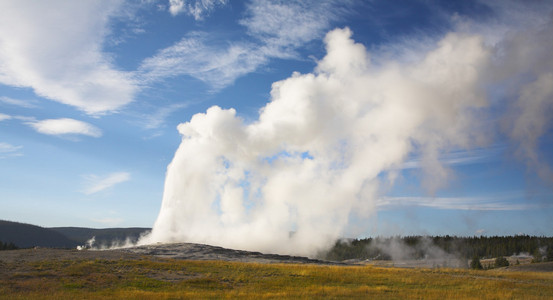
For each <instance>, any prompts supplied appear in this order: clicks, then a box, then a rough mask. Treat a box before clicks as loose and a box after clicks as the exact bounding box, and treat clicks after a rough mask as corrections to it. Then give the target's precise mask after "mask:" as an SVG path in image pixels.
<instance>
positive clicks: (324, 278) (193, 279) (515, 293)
mask: <svg viewBox="0 0 553 300" xmlns="http://www.w3.org/2000/svg"><path fill="white" fill-rule="evenodd" d="M3 267H4V268H5V269H4V271H3V272H2V273H0V298H2V299H78V298H79V299H86V298H102V299H106V298H111V299H125V298H127V299H129V298H132V299H179V298H253V299H259V298H294V299H296V298H300V299H301V298H341V297H359V298H360V297H363V298H371V299H390V298H392V299H393V298H396V299H420V298H424V299H451V298H455V299H459V298H463V299H482V298H486V299H509V298H514V299H521V298H524V299H546V298H551V297H553V274H551V273H534V272H507V271H498V270H493V271H471V270H460V269H399V268H380V267H374V266H320V265H291V264H253V263H236V262H221V261H180V260H151V259H149V258H144V259H142V260H78V261H43V262H36V263H25V264H23V265H21V263H19V264H18V265H15V264H10V263H4V264H3ZM6 270H12V271H6Z"/></svg>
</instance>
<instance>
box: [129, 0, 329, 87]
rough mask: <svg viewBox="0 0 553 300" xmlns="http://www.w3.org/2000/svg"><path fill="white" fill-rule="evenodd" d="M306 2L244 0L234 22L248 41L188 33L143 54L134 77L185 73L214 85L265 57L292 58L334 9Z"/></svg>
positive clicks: (252, 67) (224, 82)
mask: <svg viewBox="0 0 553 300" xmlns="http://www.w3.org/2000/svg"><path fill="white" fill-rule="evenodd" d="M308 2H309V3H307V2H305V1H286V2H276V1H253V2H250V3H248V4H247V15H246V17H245V18H243V19H242V20H240V21H239V22H240V24H241V25H243V26H244V27H245V29H246V32H247V34H248V35H249V36H250V37H251V38H252V41H227V42H222V43H221V40H220V38H217V37H214V36H212V35H208V34H207V33H204V32H193V33H189V34H187V35H186V36H185V37H184V38H182V39H181V40H180V41H179V42H177V43H176V44H174V45H173V46H170V47H168V48H165V49H162V50H160V51H159V52H158V53H157V54H156V55H154V56H152V57H150V58H147V59H145V60H144V61H143V63H142V64H141V66H140V68H139V70H138V72H137V74H138V77H139V78H140V79H141V80H142V81H143V82H147V83H148V82H153V81H157V80H163V79H164V78H169V77H175V76H181V75H188V76H191V77H194V78H196V79H199V80H201V81H203V82H205V83H207V84H208V85H209V86H210V87H211V89H212V91H218V90H220V89H222V88H224V87H226V86H228V85H230V84H232V83H233V82H234V81H235V80H236V79H237V78H239V77H241V76H243V75H245V74H248V73H251V72H254V71H255V70H257V69H258V68H259V67H260V66H262V65H264V64H266V63H267V62H268V61H269V60H270V59H271V58H297V53H296V50H297V48H298V47H300V46H302V45H304V44H305V43H307V42H310V41H312V40H314V39H317V38H320V37H322V36H323V35H324V33H325V31H326V30H327V29H328V27H329V22H330V20H332V19H333V18H335V17H336V15H337V11H339V10H338V9H336V4H337V3H338V2H336V1H316V2H315V1H308ZM179 3H180V2H179ZM310 4H316V5H310Z"/></svg>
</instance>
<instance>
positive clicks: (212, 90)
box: [0, 0, 553, 237]
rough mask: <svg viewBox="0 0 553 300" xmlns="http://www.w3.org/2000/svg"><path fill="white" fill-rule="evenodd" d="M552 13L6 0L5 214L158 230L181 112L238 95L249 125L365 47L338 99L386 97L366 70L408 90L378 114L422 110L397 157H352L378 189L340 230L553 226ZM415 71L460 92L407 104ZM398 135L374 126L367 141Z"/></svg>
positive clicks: (1, 104) (518, 4) (240, 114)
mask: <svg viewBox="0 0 553 300" xmlns="http://www.w3.org/2000/svg"><path fill="white" fill-rule="evenodd" d="M552 11H553V5H551V3H548V2H547V1H542V2H540V1H300V2H295V1H224V0H222V1H211V0H203V1H199V0H198V1H185V0H181V1H179V0H175V1H173V0H171V1H165V0H159V1H155V0H150V1H146V0H144V1H123V0H121V1H48V2H44V1H4V2H2V3H1V4H0V219H6V220H12V221H19V222H26V223H32V224H38V225H41V226H83V227H96V228H103V227H131V226H142V227H151V226H153V225H154V223H155V222H156V219H157V218H158V213H159V212H160V207H161V204H162V199H163V194H164V184H165V176H166V172H167V166H168V165H169V163H170V162H171V161H172V159H173V157H174V155H175V152H176V151H177V148H178V147H179V145H181V141H182V140H183V136H185V140H186V139H187V137H186V134H188V133H182V134H180V133H179V131H178V130H177V126H178V125H179V124H181V123H186V124H189V126H188V127H186V126H183V128H184V127H186V128H185V129H183V130H182V131H183V132H185V130H190V128H192V127H194V126H196V125H194V124H199V123H194V122H192V121H191V120H192V117H193V116H194V115H196V114H206V111H207V110H208V109H209V108H210V107H212V106H214V105H216V106H218V107H221V108H222V109H224V111H226V110H227V109H231V108H232V109H234V110H235V115H236V118H238V119H240V120H241V122H243V124H245V125H244V126H247V125H248V124H257V123H259V122H261V121H259V118H260V112H262V111H269V110H270V109H269V108H267V107H266V105H267V104H268V103H270V102H276V101H277V100H278V99H280V98H279V97H285V96H282V95H285V92H284V90H279V87H277V86H278V84H275V83H276V82H284V81H286V82H288V81H291V80H292V79H293V78H294V76H299V77H301V78H304V77H302V76H304V75H305V76H307V75H309V74H314V75H313V76H322V75H325V74H326V75H328V76H329V77H332V76H333V75H334V74H338V75H340V74H339V73H340V72H341V71H340V70H341V69H340V68H341V66H342V62H341V60H343V59H345V60H348V59H349V56H348V55H358V54H359V53H363V55H362V56H363V58H362V59H365V60H367V61H369V60H370V66H369V67H366V66H365V65H363V66H362V68H363V70H361V71H360V72H361V73H360V74H361V75H359V76H360V77H363V76H365V77H367V78H375V79H374V80H373V81H370V79H367V80H369V81H368V83H367V88H366V91H362V92H359V93H360V94H359V93H357V94H353V92H352V94H348V95H347V96H346V94H345V93H341V94H340V93H338V92H337V94H336V95H335V97H338V98H340V97H343V98H344V99H343V100H340V101H349V100H348V97H356V96H357V95H361V96H359V97H360V98H363V97H365V98H367V97H368V98H370V97H378V95H377V94H376V92H372V91H376V90H377V87H372V84H371V82H378V84H375V85H379V84H382V85H384V86H386V87H388V86H389V89H387V90H386V91H385V92H384V91H382V93H383V95H385V96H383V97H384V98H383V99H384V100H383V101H387V100H386V99H388V98H386V97H395V96H390V95H397V97H403V98H402V100H401V101H398V102H397V103H399V104H398V105H403V104H401V103H408V104H407V105H413V109H412V114H408V115H401V114H395V113H393V112H392V113H389V112H387V110H386V112H387V113H388V115H385V116H384V112H383V113H382V114H379V115H376V114H374V115H370V116H371V118H372V119H371V120H374V121H372V122H379V121H378V120H380V118H382V120H383V121H382V123H380V124H388V123H386V122H388V121H387V120H388V118H392V120H391V121H390V124H399V123H402V122H403V121H404V119H405V118H406V117H407V118H418V117H420V118H421V121H420V122H419V121H417V122H416V123H414V124H418V125H417V126H420V128H422V129H420V130H418V129H417V130H416V131H413V132H412V133H409V134H408V135H407V136H405V137H403V136H402V137H401V138H402V140H401V141H402V142H401V143H400V144H401V145H403V146H404V147H405V148H402V150H401V153H399V152H398V154H397V158H394V159H389V157H387V156H388V155H396V154H394V153H396V149H397V148H396V147H392V146H386V147H384V146H382V148H377V149H386V150H385V151H379V152H378V153H373V152H371V151H372V150H371V149H374V148H371V149H367V152H366V153H367V154H366V155H372V156H382V159H381V160H380V161H388V160H390V162H389V163H386V164H383V165H382V166H380V167H378V168H377V167H374V168H375V175H374V176H373V177H370V176H372V175H368V173H367V174H366V173H363V172H361V171H360V172H361V173H362V174H364V175H360V176H366V178H365V181H366V182H370V186H371V192H370V195H369V194H365V193H368V192H366V191H364V189H365V187H366V184H362V185H363V188H361V189H360V190H359V191H358V193H355V197H356V200H355V201H356V202H355V203H357V204H352V205H351V206H350V207H349V211H348V212H347V213H348V214H349V218H348V222H347V225H344V226H342V227H341V230H340V235H343V236H350V237H364V236H375V235H397V234H401V235H408V234H431V235H445V234H450V235H475V234H476V235H479V234H485V235H496V234H499V235H509V234H519V233H526V234H532V235H548V236H550V235H552V234H553V221H552V220H553V218H552V216H553V205H552V204H553V202H552V201H553V191H552V189H551V187H552V183H553V176H552V174H553V173H552V172H551V169H550V166H551V165H552V163H553V155H552V154H553V151H551V149H552V146H553V131H552V127H551V125H552V124H551V123H552V122H551V115H552V113H553V91H552V88H551V86H552V84H553V79H552V78H553V77H552V76H553V75H552V74H553V57H552V56H553V54H552V53H553V51H552V50H553V25H552V24H553V19H552V17H551V16H553V14H552ZM329 32H333V33H334V35H332V34H329V35H327V34H328V33H329ZM348 34H349V36H348ZM342 36H345V38H344V39H340V38H342ZM325 37H326V38H325ZM339 39H340V40H339ZM336 40H339V41H338V42H336ZM340 41H343V43H345V44H348V42H347V41H349V43H350V44H352V45H357V46H352V48H351V49H357V50H351V49H349V48H348V49H349V50H351V51H353V52H347V51H345V50H344V49H343V48H340V47H342V46H341V45H342V44H340V43H339V42H340ZM333 43H335V44H333ZM473 44H474V45H473ZM332 45H334V47H336V49H335V54H334V56H332V57H331V54H330V51H331V46H332ZM348 45H349V44H348ZM467 45H469V46H470V47H469V46H467ZM473 46H474V47H473ZM343 47H346V46H343ZM348 47H349V46H348ZM356 47H357V48H356ZM359 47H362V50H359V49H361V48H359ZM463 47H466V48H463ZM471 47H472V48H471ZM457 48H459V49H461V50H459V49H457ZM332 49H334V48H332ZM436 49H438V50H436ZM349 50H348V51H349ZM355 51H360V52H355ZM440 51H441V52H440ZM471 51H472V52H471ZM432 53H435V54H432ZM436 53H437V54H436ZM327 54H328V56H327ZM359 55H361V54H359ZM433 55H434V56H433ZM440 55H441V56H440ZM325 57H326V58H325ZM344 57H345V58H344ZM433 59H435V61H433ZM440 59H446V60H447V61H451V62H453V63H452V64H455V63H458V64H459V65H461V67H463V68H464V67H466V66H469V67H470V68H471V69H470V70H469V71H467V72H469V73H468V75H466V74H465V75H466V76H469V77H470V78H468V79H466V82H464V81H463V80H464V79H465V77H460V79H459V78H457V77H456V76H457V75H458V74H457V73H456V72H457V71H456V70H457V69H454V71H452V73H443V69H445V68H446V67H447V66H445V67H444V66H441V61H440ZM429 61H430V62H429ZM347 63H348V61H346V62H345V63H344V64H347ZM350 63H358V61H357V60H355V61H354V60H352V61H350ZM448 66H449V65H448ZM461 67H459V68H461ZM348 70H349V69H348ZM459 70H461V69H459ZM462 70H465V69H462ZM295 72H296V73H295ZM463 72H464V71H463ZM294 73H295V74H296V75H293V74H294ZM396 73H397V74H399V75H390V76H389V79H386V78H388V77H386V76H388V75H386V74H396ZM406 73H409V74H411V75H408V76H407V75H406V76H405V77H403V75H402V74H406ZM473 73H474V74H473ZM417 74H418V75H417ZM444 74H445V75H444ZM452 74H453V75H452ZM338 75H336V76H338ZM342 75H343V74H342ZM465 75H463V76H465ZM340 76H341V75H340ZM344 76H345V77H344ZM348 76H350V75H348ZM371 76H373V77H371ZM434 76H435V77H436V78H437V79H435V81H432V80H434V79H432V78H434ZM444 76H446V77H447V76H452V78H453V79H451V80H449V79H450V78H447V79H448V80H444V81H443V82H442V81H440V80H441V77H444ZM459 76H460V75H459ZM343 77H344V78H348V77H347V76H346V75H343ZM423 77H424V78H423ZM305 78H307V77H305ZM394 78H396V79H394ZM426 78H428V82H426V81H425V80H426ZM419 79H420V81H421V82H426V83H424V84H423V86H425V87H426V86H427V85H428V86H431V85H432V86H434V84H435V82H441V83H440V84H435V85H436V86H437V87H434V90H435V91H436V94H439V93H440V91H441V90H442V88H440V87H443V89H449V88H450V87H452V86H454V87H455V86H456V85H457V84H459V86H460V90H459V91H458V90H455V89H454V88H451V89H452V93H454V96H453V97H454V98H455V100H451V101H450V99H440V98H439V97H438V98H437V99H436V100H435V102H434V100H432V101H429V102H425V100H424V99H423V98H424V97H423V96H420V97H422V98H421V99H423V100H417V99H419V98H416V99H415V96H413V97H414V99H413V100H412V101H411V100H410V99H409V98H410V97H411V94H410V92H409V91H410V90H409V89H408V88H407V87H406V86H408V85H410V80H411V81H412V80H415V81H417V80H419ZM459 82H461V83H459ZM463 84H465V85H463ZM466 87H468V88H470V90H467V91H466V94H464V92H465V91H464V89H465V88H466ZM418 90H419V89H417V91H418ZM434 90H432V89H429V91H434ZM272 91H273V92H272ZM276 91H280V92H279V93H276ZM365 92H366V94H363V93H365ZM425 93H426V92H425ZM430 94H432V93H430ZM291 95H293V96H295V95H296V94H294V93H292V94H291ZM314 95H317V94H316V93H315V94H314ZM448 95H449V94H448ZM452 95H453V94H452ZM298 97H299V96H298ZM313 97H316V96H313ZM417 97H419V96H417ZM431 97H432V96H431ZM340 99H341V98H340ZM298 101H300V100H298ZM333 101H334V100H333ZM390 101H392V100H390ZM403 101H405V102H403ZM290 103H294V102H290ZM297 103H299V102H297ZM315 103H316V102H315ZM363 103H364V102H363ZM375 103H376V104H375ZM378 103H380V102H374V103H373V104H371V105H368V104H367V105H365V104H364V105H365V106H359V107H360V109H362V110H371V109H374V110H377V109H378V108H379V106H378V105H379V104H378ZM387 103H390V102H387ZM394 103H396V102H394ZM444 103H445V104H444ZM315 106H316V105H315ZM340 106H341V105H340V104H338V105H337V106H333V107H335V108H336V107H340ZM345 106H347V107H349V106H348V105H346V104H345V102H344V107H345ZM460 107H461V108H460ZM290 109H291V111H300V109H302V108H300V107H298V108H297V110H296V109H295V108H294V107H292V108H290ZM310 109H311V108H310ZM336 109H338V108H336ZM271 111H273V112H274V111H276V110H271ZM383 111H384V110H383ZM400 111H402V112H403V110H400ZM408 112H409V110H408ZM442 112H443V118H445V119H446V120H442V119H441V117H440V116H441V115H442ZM283 113H286V111H283ZM215 114H216V112H211V111H210V112H209V113H208V114H207V116H210V115H213V116H215ZM298 116H299V117H298V118H302V115H301V114H300V113H298ZM325 116H326V117H328V118H329V120H330V119H332V113H330V115H325ZM329 116H330V117H329ZM281 117H282V116H281ZM214 118H215V117H214ZM267 118H270V116H268V117H267ZM451 118H456V121H455V122H449V119H451ZM457 118H458V120H457ZM417 120H418V119H417ZM359 121H360V122H359V123H355V124H357V125H355V126H358V125H359V124H365V123H363V122H365V121H366V122H369V123H367V124H371V123H370V122H371V121H367V120H364V119H360V120H359ZM361 121H362V122H361ZM187 122H188V123H187ZM198 122H199V121H198ZM336 122H338V123H336V124H335V125H329V126H330V127H332V126H337V127H333V128H335V129H336V128H338V129H336V130H344V136H346V135H347V136H348V137H344V140H345V141H346V143H347V142H348V141H354V140H356V139H355V137H354V135H355V133H360V134H362V132H363V131H364V130H365V129H364V127H363V126H358V127H356V128H355V129H351V128H350V125H351V124H350V125H348V123H347V122H346V123H344V122H342V123H340V121H336ZM433 122H435V123H433ZM317 124H319V123H317ZM321 124H322V123H321ZM328 124H334V123H331V121H329V123H328ZM197 126H200V125H197ZM341 126H343V128H342V127H341ZM351 126H353V125H351ZM370 126H373V125H370ZM375 126H376V125H375ZM447 126H451V128H449V127H447ZM189 127H190V128H189ZM194 128H196V127H194ZM252 128H253V127H252ZM371 128H372V127H371ZM375 128H376V127H375ZM210 130H211V129H210ZM248 130H249V129H248ZM252 130H253V129H252ZM298 130H300V129H298ZM329 130H332V129H329ZM371 130H373V129H371ZM186 132H189V131H186ZM401 133H402V131H401V130H398V129H393V130H392V129H390V127H389V126H382V128H379V129H378V134H376V135H374V138H375V139H384V140H385V139H387V138H388V137H390V136H393V137H395V136H396V135H398V134H399V135H401ZM333 134H334V133H333ZM349 136H352V138H351V140H348V139H349ZM371 136H373V135H371ZM435 137H437V138H435ZM291 138H298V139H300V138H301V139H309V136H308V135H305V136H294V137H291ZM279 141H280V140H279ZM321 141H325V140H321ZM236 143H238V141H237V142H236ZM279 143H281V144H280V145H284V144H285V145H292V144H293V143H294V141H287V140H286V138H282V141H281V142H279ZM321 143H322V142H321ZM213 145H216V144H213ZM297 145H298V146H297V147H296V148H294V147H295V146H294V147H292V148H286V147H284V146H282V147H281V148H278V147H276V148H275V149H277V148H278V149H285V150H283V151H284V152H280V153H281V154H282V153H286V155H288V156H290V153H291V155H292V156H294V155H295V154H294V152H293V151H300V152H301V153H303V154H301V155H300V158H301V160H303V161H307V160H315V161H316V159H317V158H318V156H317V154H318V153H319V152H317V151H318V150H314V149H327V148H325V147H326V146H324V147H323V146H321V147H322V148H317V147H319V144H317V145H304V144H301V145H300V144H297ZM344 145H345V144H344ZM363 145H365V144H363ZM369 146H370V144H369ZM369 146H367V147H369ZM279 147H280V146H279ZM305 147H307V148H305ZM309 147H313V148H309ZM344 147H345V146H344ZM379 147H380V146H379ZM369 148H370V147H369ZM290 149H294V150H293V151H292V150H290ZM298 149H299V150H298ZM267 153H271V152H267ZM321 153H322V152H321ZM348 153H349V152H348ZM352 153H353V154H352V156H355V155H357V154H358V153H357V152H356V151H354V152H352ZM271 155H273V156H271V157H273V158H275V157H276V158H279V155H280V154H278V153H276V152H275V153H273V154H271ZM321 155H322V154H321ZM359 155H364V154H363V153H360V154H359ZM199 161H201V160H199ZM359 161H361V162H363V163H366V164H367V166H366V168H367V169H371V168H373V166H374V162H372V161H371V160H359ZM322 165H324V164H321V166H322ZM184 168H186V166H184ZM275 168H276V167H275ZM371 170H372V169H371ZM202 174H203V173H202ZM267 174H269V173H267ZM271 174H272V173H271ZM267 176H272V175H267ZM275 176H276V175H275ZM173 184H175V183H173ZM182 184H183V185H185V184H186V183H184V182H183V183H182ZM242 185H244V183H242ZM364 195H365V196H364ZM364 197H365V198H364ZM167 201H169V200H167ZM252 201H253V200H252ZM298 201H299V200H298ZM359 203H362V204H363V206H365V205H366V206H367V207H365V208H364V209H359V208H358V204H359ZM289 205H291V204H289ZM178 209H184V208H183V207H179V208H178ZM313 209H316V207H313ZM219 210H221V209H219ZM357 210H366V213H361V214H355V213H356V211H357ZM294 224H296V221H294ZM183 226H185V225H183ZM294 226H299V225H294ZM292 229H294V228H292Z"/></svg>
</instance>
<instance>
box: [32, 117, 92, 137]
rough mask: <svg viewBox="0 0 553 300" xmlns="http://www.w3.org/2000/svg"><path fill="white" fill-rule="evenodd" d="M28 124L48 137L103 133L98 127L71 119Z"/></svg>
mask: <svg viewBox="0 0 553 300" xmlns="http://www.w3.org/2000/svg"><path fill="white" fill-rule="evenodd" d="M26 124H27V125H29V126H31V127H32V128H33V129H34V130H36V131H37V132H39V133H42V134H47V135H58V136H59V135H87V136H91V137H101V136H102V131H101V130H100V129H99V128H98V127H96V126H94V125H91V124H89V123H86V122H83V121H79V120H75V119H69V118H62V119H47V120H42V121H28V122H26Z"/></svg>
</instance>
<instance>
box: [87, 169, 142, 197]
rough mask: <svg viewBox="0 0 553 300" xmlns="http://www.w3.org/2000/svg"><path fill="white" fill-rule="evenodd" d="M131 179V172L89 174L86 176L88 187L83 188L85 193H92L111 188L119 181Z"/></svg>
mask: <svg viewBox="0 0 553 300" xmlns="http://www.w3.org/2000/svg"><path fill="white" fill-rule="evenodd" d="M130 179H131V174H130V173H128V172H116V173H111V174H108V175H107V176H97V175H87V176H85V180H86V181H87V187H86V188H85V189H84V190H83V193H84V194H86V195H92V194H95V193H98V192H101V191H104V190H106V189H109V188H111V187H113V186H115V185H117V184H119V183H123V182H125V181H129V180H130Z"/></svg>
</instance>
